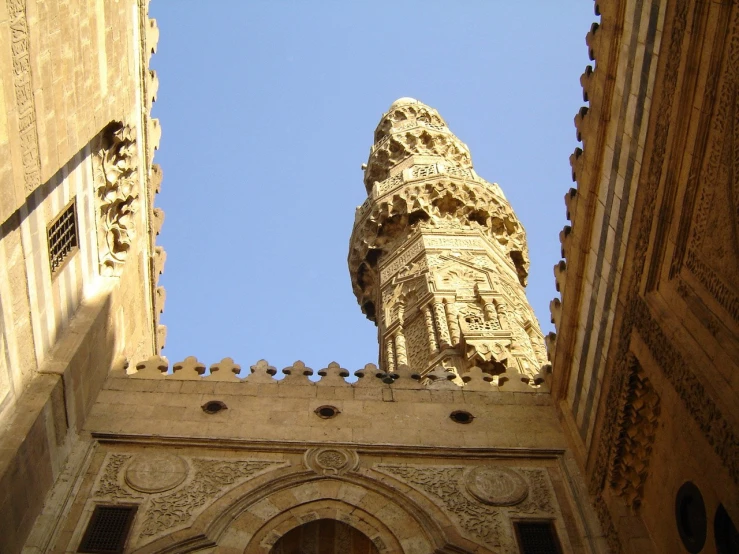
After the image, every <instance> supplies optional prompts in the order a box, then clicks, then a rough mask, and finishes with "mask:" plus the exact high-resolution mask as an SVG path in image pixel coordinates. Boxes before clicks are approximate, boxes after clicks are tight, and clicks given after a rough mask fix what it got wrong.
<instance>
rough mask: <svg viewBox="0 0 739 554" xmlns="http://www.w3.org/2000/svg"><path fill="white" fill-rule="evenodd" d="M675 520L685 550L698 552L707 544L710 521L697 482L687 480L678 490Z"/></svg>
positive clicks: (695, 553)
mask: <svg viewBox="0 0 739 554" xmlns="http://www.w3.org/2000/svg"><path fill="white" fill-rule="evenodd" d="M675 522H676V523H677V530H678V533H680V539H681V540H682V541H683V546H684V547H685V550H687V551H688V552H690V553H691V554H697V553H698V552H700V551H701V550H703V546H704V545H705V544H706V533H707V530H708V529H707V528H708V522H707V519H706V505H705V503H704V502H703V495H702V494H701V491H700V490H699V489H698V487H696V486H695V484H693V483H691V482H690V481H687V482H685V483H683V485H682V486H681V487H680V490H678V491H677V497H676V498H675Z"/></svg>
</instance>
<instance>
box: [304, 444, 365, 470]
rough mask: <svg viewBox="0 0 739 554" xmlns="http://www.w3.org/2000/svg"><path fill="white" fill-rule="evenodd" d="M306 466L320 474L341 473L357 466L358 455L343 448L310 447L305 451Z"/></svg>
mask: <svg viewBox="0 0 739 554" xmlns="http://www.w3.org/2000/svg"><path fill="white" fill-rule="evenodd" d="M304 460H305V465H306V467H308V468H310V469H312V470H313V471H315V472H316V473H320V474H322V475H341V474H344V473H346V472H347V471H353V470H355V469H357V467H359V455H358V454H357V453H356V451H354V450H346V449H344V448H311V449H310V450H308V451H306V453H305V456H304Z"/></svg>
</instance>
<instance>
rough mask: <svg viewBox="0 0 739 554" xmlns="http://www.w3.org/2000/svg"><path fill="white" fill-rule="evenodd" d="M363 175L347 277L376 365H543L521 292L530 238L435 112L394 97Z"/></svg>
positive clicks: (534, 369)
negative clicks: (370, 327)
mask: <svg viewBox="0 0 739 554" xmlns="http://www.w3.org/2000/svg"><path fill="white" fill-rule="evenodd" d="M363 169H364V184H365V187H366V189H367V196H368V197H367V200H365V202H364V203H363V204H362V205H361V206H360V207H359V208H357V213H356V217H355V220H354V229H353V231H352V236H351V241H350V249H349V271H350V273H351V277H352V287H353V289H354V294H355V295H356V296H357V300H358V301H359V304H360V306H361V307H362V311H363V312H364V313H365V315H366V316H367V317H368V318H369V319H370V320H372V321H374V322H375V324H376V325H377V327H378V339H379V342H380V364H381V366H382V367H383V369H384V370H385V371H395V370H396V369H397V367H398V366H399V365H401V364H405V365H408V366H410V367H411V369H413V370H414V371H417V372H419V373H420V374H421V375H426V374H427V373H428V372H430V371H431V370H432V369H434V368H437V367H439V366H443V367H444V368H446V369H447V370H448V371H453V372H455V373H456V374H457V375H460V374H462V373H464V372H466V371H467V370H468V369H469V368H470V367H472V366H478V367H480V368H481V369H483V371H486V372H488V373H491V374H494V375H496V374H499V373H501V372H504V371H507V372H508V373H511V372H520V373H522V374H524V375H527V376H529V377H535V376H536V375H537V374H539V373H540V371H541V368H542V366H544V365H545V364H546V363H547V360H546V350H545V347H544V340H543V337H542V334H541V330H540V328H539V323H538V321H537V319H536V316H534V312H533V310H532V309H531V306H530V305H529V303H528V300H527V299H526V294H525V292H524V287H525V286H526V276H527V274H528V265H529V262H528V253H527V246H526V233H525V231H524V229H523V226H522V225H521V223H519V221H518V219H516V215H515V214H514V213H513V210H512V209H511V207H510V205H509V204H508V201H507V200H506V198H505V196H504V195H503V192H502V191H501V189H500V187H499V186H498V185H497V184H495V183H488V182H487V181H485V180H484V179H482V178H480V177H478V175H477V174H476V173H475V171H474V170H473V169H472V160H471V158H470V152H469V149H468V148H467V146H466V145H465V144H464V143H462V142H461V141H460V140H459V139H458V138H457V137H456V136H454V134H453V133H452V132H451V131H450V130H449V128H448V127H447V125H446V123H445V122H444V120H443V119H442V118H441V117H440V116H439V114H438V113H437V112H436V110H434V109H433V108H431V107H429V106H427V105H425V104H423V103H421V102H419V101H418V100H415V99H413V98H401V99H399V100H397V101H395V102H393V104H392V105H391V106H390V109H389V111H388V112H387V113H386V114H385V115H383V116H382V119H381V120H380V124H379V125H378V126H377V129H376V130H375V140H374V145H373V146H372V148H371V150H370V156H369V160H368V161H367V164H366V165H365V166H363Z"/></svg>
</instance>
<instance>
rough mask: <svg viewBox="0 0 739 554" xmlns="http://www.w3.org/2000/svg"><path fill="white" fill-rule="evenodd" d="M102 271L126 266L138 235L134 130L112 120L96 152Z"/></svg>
mask: <svg viewBox="0 0 739 554" xmlns="http://www.w3.org/2000/svg"><path fill="white" fill-rule="evenodd" d="M95 159H96V164H95V183H96V185H95V186H96V191H95V192H96V199H97V210H98V247H99V252H100V273H101V274H103V275H109V276H110V275H113V276H117V275H120V274H121V271H122V270H123V264H124V263H125V262H126V258H127V257H128V252H129V250H130V249H131V242H132V240H133V238H134V237H135V233H136V230H135V215H136V212H137V211H138V204H139V202H138V199H139V191H138V156H137V144H136V132H135V130H134V129H133V128H132V127H130V126H128V125H126V124H124V123H120V122H113V123H111V124H110V125H108V126H107V127H106V128H105V130H103V132H102V135H101V136H100V139H99V150H98V152H97V155H96V156H95Z"/></svg>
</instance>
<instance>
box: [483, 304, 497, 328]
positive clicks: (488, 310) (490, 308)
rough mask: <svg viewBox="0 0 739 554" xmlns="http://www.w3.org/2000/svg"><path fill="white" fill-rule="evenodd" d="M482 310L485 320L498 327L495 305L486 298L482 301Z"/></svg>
mask: <svg viewBox="0 0 739 554" xmlns="http://www.w3.org/2000/svg"><path fill="white" fill-rule="evenodd" d="M482 309H483V312H484V313H485V318H486V319H487V320H488V321H493V322H495V323H496V324H497V326H498V327H500V319H498V311H497V310H496V309H495V304H494V303H493V301H492V300H490V299H488V298H483V299H482Z"/></svg>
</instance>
